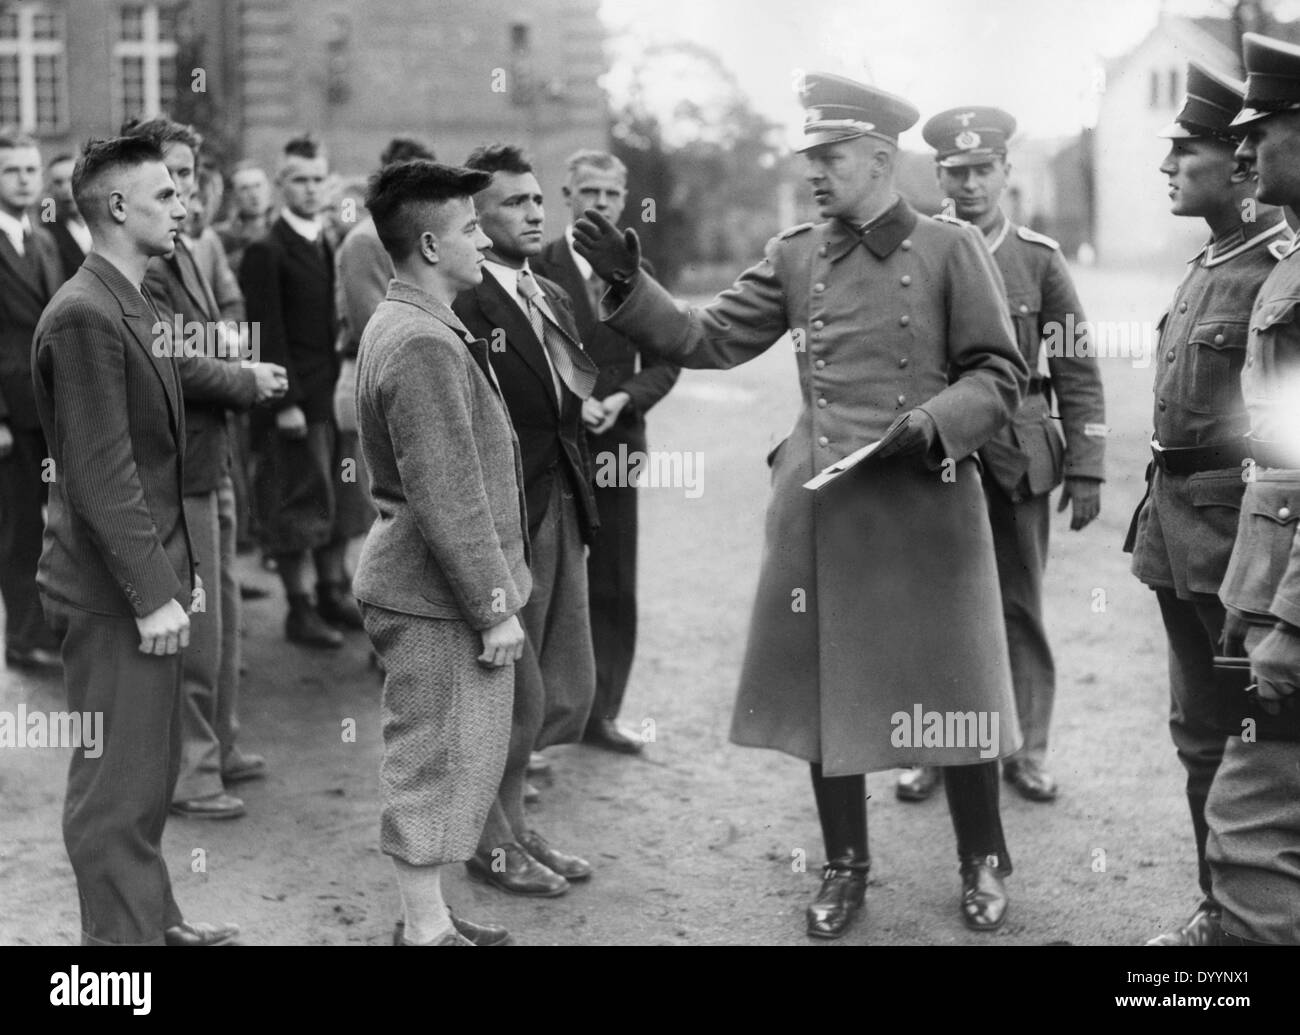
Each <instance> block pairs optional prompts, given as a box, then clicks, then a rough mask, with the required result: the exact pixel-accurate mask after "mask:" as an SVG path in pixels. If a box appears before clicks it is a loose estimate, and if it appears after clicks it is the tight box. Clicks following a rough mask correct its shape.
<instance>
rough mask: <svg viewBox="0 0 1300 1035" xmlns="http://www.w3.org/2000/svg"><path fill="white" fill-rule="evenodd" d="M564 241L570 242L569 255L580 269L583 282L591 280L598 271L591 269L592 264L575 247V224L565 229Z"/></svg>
mask: <svg viewBox="0 0 1300 1035" xmlns="http://www.w3.org/2000/svg"><path fill="white" fill-rule="evenodd" d="M564 239H565V240H566V241H568V242H569V254H570V255H572V256H573V264H574V265H575V266H577V267H578V272H579V273H581V274H582V279H583V280H590V279H591V277H592V274H594V273H595V272H596V271H595V270H593V269H592V268H591V263H589V262H588V261H587V260H586V259H584V258H583V257H582V256H581V255H579V254H578V250H577V249H576V248H574V247H573V224H572V223H570V224H569V225H568V226H566V227H565V228H564Z"/></svg>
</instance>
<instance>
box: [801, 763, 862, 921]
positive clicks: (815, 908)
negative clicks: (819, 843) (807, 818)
mask: <svg viewBox="0 0 1300 1035" xmlns="http://www.w3.org/2000/svg"><path fill="white" fill-rule="evenodd" d="M812 781H813V795H814V797H815V798H816V799H817V817H818V819H820V820H821V826H822V840H823V841H824V842H825V846H826V858H827V859H828V860H830V861H829V862H827V863H826V865H825V868H824V869H823V871H822V886H821V891H819V892H818V893H817V897H816V898H815V899H813V901H812V904H811V905H809V907H808V910H807V920H808V935H809V936H810V937H812V938H838V937H839V936H840V935H842V934H843V933H844V932H845V931H846V930H847V929H848V926H849V924H851V923H852V922H853V918H854V917H855V916H857V914H858V910H859V909H861V908H862V901H863V898H864V897H865V895H866V889H867V874H868V872H869V871H870V869H871V860H870V857H869V856H868V855H867V788H866V780H865V779H864V778H863V777H862V776H831V777H827V776H823V775H822V768H821V766H820V765H819V764H818V763H816V762H814V763H812Z"/></svg>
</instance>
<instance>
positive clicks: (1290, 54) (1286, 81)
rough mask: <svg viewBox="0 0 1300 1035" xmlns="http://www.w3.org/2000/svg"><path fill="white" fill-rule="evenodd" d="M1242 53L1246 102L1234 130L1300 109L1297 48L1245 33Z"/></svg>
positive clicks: (1299, 75)
mask: <svg viewBox="0 0 1300 1035" xmlns="http://www.w3.org/2000/svg"><path fill="white" fill-rule="evenodd" d="M1241 50H1242V55H1243V57H1244V58H1245V62H1246V98H1245V101H1244V102H1243V103H1242V108H1241V111H1240V112H1239V113H1238V114H1237V117H1236V118H1235V119H1233V120H1232V124H1233V126H1248V125H1249V124H1250V123H1252V122H1258V121H1259V120H1260V119H1266V118H1268V117H1269V116H1270V115H1273V114H1276V113H1277V112H1279V111H1291V110H1293V109H1296V108H1300V47H1296V46H1294V45H1292V44H1290V43H1283V42H1282V41H1281V40H1275V39H1270V38H1269V37H1267V36H1261V35H1259V33H1257V32H1248V33H1246V34H1245V35H1244V36H1242V37H1241ZM1243 132H1244V131H1243Z"/></svg>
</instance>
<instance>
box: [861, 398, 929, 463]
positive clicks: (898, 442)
mask: <svg viewBox="0 0 1300 1035" xmlns="http://www.w3.org/2000/svg"><path fill="white" fill-rule="evenodd" d="M900 424H901V425H903V429H902V431H901V432H900V433H899V434H898V437H897V438H895V439H894V440H893V441H891V442H886V443H885V444H884V445H883V446H881V447H880V448H879V449H878V450H876V452H875V454H874V457H875V459H877V460H884V459H886V458H887V457H891V456H910V455H911V454H913V453H920V454H921V455H922V456H924V455H925V454H926V453H928V452H929V451H930V447H931V446H933V445H934V440H935V439H936V438H938V437H939V429H938V428H936V427H935V426H934V418H933V417H931V416H930V415H929V414H928V413H926V412H925V411H924V410H908V412H907V413H905V414H903V416H901V417H899V418H898V420H896V421H894V423H893V424H891V425H890V426H889V431H886V432H885V435H886V436H888V435H889V434H891V433H892V432H893V431H894V429H895V428H897V427H898V426H899V425H900Z"/></svg>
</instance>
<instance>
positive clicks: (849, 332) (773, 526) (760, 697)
mask: <svg viewBox="0 0 1300 1035" xmlns="http://www.w3.org/2000/svg"><path fill="white" fill-rule="evenodd" d="M995 277H996V273H995V272H994V269H993V266H992V264H991V262H990V260H989V256H988V253H987V250H986V249H985V247H984V245H983V243H982V242H981V240H980V238H979V236H978V231H976V230H974V229H973V228H970V227H966V226H964V225H962V224H959V223H957V222H956V221H955V220H953V221H940V220H935V219H930V218H928V217H925V216H920V215H918V214H917V213H916V212H915V211H914V210H912V209H911V208H910V207H909V206H908V205H907V204H906V203H905V202H903V201H899V202H897V203H896V204H895V205H894V206H893V207H892V208H891V209H890V210H889V211H888V212H887V213H885V215H883V216H882V217H881V218H880V219H878V220H877V221H875V222H874V223H873V224H872V225H871V226H870V227H868V228H867V229H866V231H865V232H864V233H863V234H862V235H861V236H860V235H859V232H858V231H856V230H854V229H853V228H851V227H849V226H848V225H847V224H845V223H844V222H842V221H839V220H834V221H831V222H828V223H822V224H819V225H817V226H812V225H805V226H801V227H796V228H794V229H792V230H788V231H786V232H785V233H784V234H781V235H780V236H779V237H777V238H774V239H773V240H771V241H769V242H768V245H767V248H766V255H765V258H764V259H763V261H762V262H760V263H759V264H758V265H756V266H753V267H752V268H750V269H749V270H747V271H745V273H743V274H742V275H741V277H740V279H739V280H738V281H737V282H736V284H735V285H734V286H733V287H731V288H730V289H728V290H727V291H725V292H723V293H722V294H721V295H719V296H718V297H717V298H715V299H714V300H713V301H712V302H711V303H710V304H708V305H707V306H703V307H688V306H685V305H682V304H678V303H675V302H674V301H673V300H672V299H671V298H670V297H669V296H668V295H667V293H666V292H664V291H663V289H662V288H660V287H659V286H658V285H657V284H656V283H655V282H654V281H653V280H652V279H650V278H649V277H647V276H645V275H642V276H640V277H638V278H637V280H636V282H635V283H634V285H633V287H632V289H631V291H630V293H629V294H628V295H627V297H626V298H624V299H623V300H622V303H621V304H620V305H619V307H618V308H617V309H616V310H615V311H614V312H613V313H612V314H610V315H609V317H608V320H609V322H610V323H611V324H612V325H613V326H614V327H615V328H616V329H618V330H621V331H623V332H624V333H625V334H627V335H628V336H629V337H633V338H635V339H637V340H638V341H639V342H641V343H643V344H645V345H646V346H647V347H649V348H652V349H655V350H656V351H659V352H661V353H662V354H664V355H666V356H667V357H669V358H670V359H672V360H674V361H675V362H679V363H682V364H683V365H685V366H688V367H713V368H726V367H731V366H735V365H736V364H738V363H742V362H745V361H746V360H749V359H752V358H754V357H755V356H757V355H759V354H760V353H762V352H763V351H765V350H766V349H767V348H769V347H770V346H771V345H772V344H773V343H775V342H776V341H777V340H778V339H779V338H781V336H782V335H783V334H785V332H786V331H787V330H788V331H790V332H791V335H792V340H793V342H794V358H795V363H796V367H797V372H798V376H799V384H800V388H801V391H802V395H803V408H802V410H801V412H800V415H799V419H798V421H797V422H796V424H795V427H794V429H793V430H792V431H791V433H790V436H789V437H788V438H787V439H786V440H785V441H784V442H783V443H781V445H780V446H778V448H777V449H776V450H775V451H774V455H773V458H772V495H771V500H770V504H769V507H768V512H767V520H766V532H765V538H766V543H765V548H764V553H763V562H762V569H761V573H760V576H759V586H758V595H757V599H756V602H755V604H754V611H753V616H752V619H751V624H750V631H749V640H748V647H747V650H746V654H745V660H744V665H743V669H742V673H741V679H740V691H739V695H738V697H737V701H736V708H735V714H734V719H733V725H732V731H731V737H732V740H733V741H734V742H735V743H738V744H745V745H751V746H756V747H768V748H775V749H778V750H781V751H784V752H786V753H788V754H791V755H794V756H795V757H797V758H802V759H806V760H809V761H819V762H821V764H822V766H823V769H824V772H825V774H826V775H827V776H837V775H846V774H855V773H863V772H870V771H874V770H879V769H887V768H892V767H895V766H899V765H910V764H917V763H927V764H938V765H955V764H969V763H978V762H983V761H988V760H989V759H991V758H993V757H999V756H1005V755H1007V754H1010V753H1011V752H1012V751H1014V750H1015V748H1016V747H1017V746H1018V744H1019V741H1020V733H1019V727H1018V724H1017V721H1016V710H1015V703H1014V700H1013V698H1012V694H1011V681H1010V673H1009V672H1008V665H1007V649H1006V637H1005V633H1004V631H1003V628H1002V620H1001V604H1000V600H999V597H998V590H997V574H996V569H995V566H994V559H993V548H992V538H991V535H990V531H989V523H988V516H987V513H986V509H985V503H984V495H983V490H982V488H981V484H980V476H979V472H978V470H977V467H976V464H975V462H974V460H973V459H972V458H971V456H972V454H973V453H974V452H975V451H976V450H977V449H978V448H979V447H980V446H981V445H983V444H984V443H985V442H987V441H988V439H989V438H990V436H992V435H993V434H994V432H996V431H997V429H998V428H999V427H1001V426H1002V425H1003V424H1005V423H1006V422H1007V421H1008V420H1009V419H1010V418H1011V415H1012V414H1013V413H1014V412H1015V410H1016V407H1017V405H1018V403H1019V400H1020V394H1021V392H1022V391H1023V388H1024V385H1025V383H1026V380H1027V368H1026V366H1025V362H1024V360H1023V359H1022V358H1021V356H1020V353H1019V351H1018V350H1017V348H1016V346H1015V340H1014V337H1013V334H1012V329H1011V325H1010V321H1009V320H1008V318H1007V313H1006V303H1005V300H1004V299H1003V298H1002V297H1001V292H1000V289H999V287H998V285H997V283H996V282H995ZM915 407H920V408H922V409H923V410H924V411H925V412H926V413H928V414H929V415H930V417H931V418H932V419H933V421H934V423H935V426H936V427H937V430H938V438H939V441H938V442H937V443H936V446H935V449H934V450H933V451H932V453H933V458H934V459H933V461H932V462H931V463H927V462H924V461H923V460H922V458H921V457H919V456H915V455H914V456H907V457H895V458H890V459H887V460H885V461H878V462H874V463H872V462H869V463H868V464H867V465H864V466H863V467H860V468H858V469H856V470H854V471H852V472H850V473H849V474H847V475H845V476H843V477H841V478H840V479H839V480H838V481H836V482H834V483H832V484H830V485H828V486H827V487H825V488H824V489H822V490H820V491H818V492H816V493H814V492H812V491H810V490H808V489H805V488H804V487H803V483H804V482H805V481H807V480H808V479H809V478H811V477H812V476H813V475H814V474H816V473H817V472H818V471H820V470H821V469H822V468H824V467H825V466H827V465H828V464H830V463H833V462H834V461H836V460H839V459H841V458H842V457H844V456H846V455H847V454H849V453H851V452H853V451H854V450H856V449H858V448H859V447H861V446H863V445H865V444H867V443H869V442H872V441H875V440H877V439H879V438H880V437H881V436H882V435H883V434H884V432H885V431H886V429H887V428H888V427H889V425H890V424H891V422H892V421H894V420H895V419H896V418H897V417H899V416H900V415H902V414H904V413H906V412H907V411H909V410H911V409H913V408H915ZM945 458H946V459H948V460H949V461H950V462H949V463H942V462H941V461H942V460H943V459H945ZM918 707H919V708H920V710H921V712H922V714H924V713H925V712H932V711H933V712H944V711H953V712H957V711H960V712H969V713H972V715H973V716H974V715H975V713H984V718H985V720H986V722H987V721H989V720H992V725H991V726H989V727H988V729H989V731H990V732H992V733H996V738H991V739H989V740H988V741H987V743H988V744H989V745H990V746H988V747H985V748H981V747H980V746H979V745H977V744H969V743H966V744H963V745H962V746H956V739H959V738H954V739H953V740H952V741H950V742H949V743H947V744H945V745H944V746H942V747H938V746H935V747H927V746H923V744H922V743H921V741H920V738H919V736H917V737H916V739H915V740H909V741H908V742H907V743H903V744H901V745H897V746H896V744H895V743H892V742H891V733H892V732H894V731H895V730H902V729H903V727H902V725H901V724H895V723H894V722H893V719H894V718H895V717H896V716H897V714H898V713H900V712H903V713H906V714H907V715H908V716H909V717H910V716H912V715H914V714H915V710H916V709H917V708H918ZM896 739H897V738H896ZM972 739H973V738H972ZM992 739H996V743H995V744H994V743H992Z"/></svg>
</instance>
